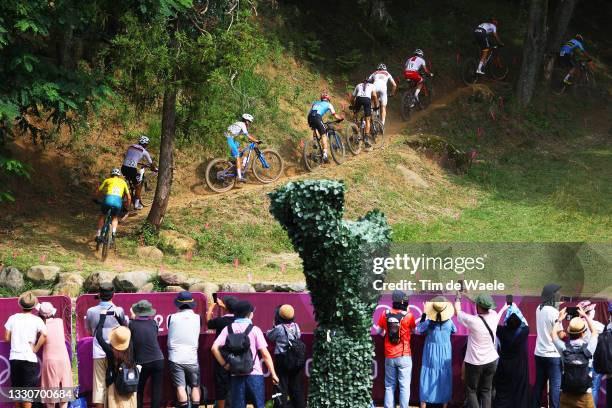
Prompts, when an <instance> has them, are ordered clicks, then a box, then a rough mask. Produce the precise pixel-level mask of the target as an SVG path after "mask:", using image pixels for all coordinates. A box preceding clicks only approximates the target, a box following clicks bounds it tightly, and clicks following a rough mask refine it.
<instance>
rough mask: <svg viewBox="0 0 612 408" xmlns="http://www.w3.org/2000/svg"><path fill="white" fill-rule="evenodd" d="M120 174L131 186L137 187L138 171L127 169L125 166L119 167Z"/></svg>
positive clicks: (133, 168) (132, 168)
mask: <svg viewBox="0 0 612 408" xmlns="http://www.w3.org/2000/svg"><path fill="white" fill-rule="evenodd" d="M121 174H123V177H125V179H126V180H127V181H128V183H130V184H131V185H133V186H137V185H138V184H139V182H138V169H137V168H136V167H129V166H126V165H123V166H121Z"/></svg>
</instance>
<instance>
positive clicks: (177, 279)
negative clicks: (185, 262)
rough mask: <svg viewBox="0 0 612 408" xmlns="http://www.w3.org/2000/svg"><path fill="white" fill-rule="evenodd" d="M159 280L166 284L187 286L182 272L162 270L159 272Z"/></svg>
mask: <svg viewBox="0 0 612 408" xmlns="http://www.w3.org/2000/svg"><path fill="white" fill-rule="evenodd" d="M159 280H160V281H161V283H163V284H164V285H166V286H187V287H189V285H188V284H187V277H186V276H185V275H183V274H182V273H178V272H170V271H164V272H161V273H160V274H159Z"/></svg>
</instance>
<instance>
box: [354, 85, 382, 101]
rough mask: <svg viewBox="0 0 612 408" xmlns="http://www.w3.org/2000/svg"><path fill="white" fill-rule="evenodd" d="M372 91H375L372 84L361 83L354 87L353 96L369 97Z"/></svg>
mask: <svg viewBox="0 0 612 408" xmlns="http://www.w3.org/2000/svg"><path fill="white" fill-rule="evenodd" d="M372 92H376V88H375V87H374V84H370V83H361V84H359V85H357V86H356V87H355V90H354V91H353V96H356V97H362V98H371V97H372Z"/></svg>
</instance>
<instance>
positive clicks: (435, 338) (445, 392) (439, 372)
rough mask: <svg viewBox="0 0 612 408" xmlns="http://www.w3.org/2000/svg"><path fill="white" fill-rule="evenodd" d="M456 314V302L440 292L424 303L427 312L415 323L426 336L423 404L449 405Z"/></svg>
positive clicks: (424, 405) (423, 362) (451, 393)
mask: <svg viewBox="0 0 612 408" xmlns="http://www.w3.org/2000/svg"><path fill="white" fill-rule="evenodd" d="M453 314H454V309H453V305H452V304H451V303H450V302H449V301H448V300H447V299H446V298H445V297H444V296H437V297H435V298H433V299H432V300H431V301H430V302H426V303H425V313H423V315H422V316H421V321H420V323H419V324H418V325H417V327H416V331H417V333H419V334H424V335H425V336H427V337H426V338H425V346H424V347H423V360H422V366H421V381H420V387H419V391H420V398H421V408H425V407H426V406H427V404H442V406H443V407H444V408H446V407H447V406H448V402H449V401H450V400H451V398H452V395H453V364H452V347H451V335H452V334H453V333H455V332H456V331H457V327H455V324H454V323H453V321H452V320H451V318H452V317H453Z"/></svg>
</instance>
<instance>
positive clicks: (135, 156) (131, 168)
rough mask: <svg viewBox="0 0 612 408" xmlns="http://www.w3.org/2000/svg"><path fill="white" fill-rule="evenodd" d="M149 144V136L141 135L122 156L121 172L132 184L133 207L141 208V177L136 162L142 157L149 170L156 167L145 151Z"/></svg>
mask: <svg viewBox="0 0 612 408" xmlns="http://www.w3.org/2000/svg"><path fill="white" fill-rule="evenodd" d="M148 145H149V138H148V137H147V136H145V135H141V136H140V139H138V143H137V144H133V145H131V146H130V147H128V149H127V151H126V152H125V156H124V157H123V165H122V166H121V173H122V174H123V176H124V177H125V179H126V180H127V181H128V182H129V183H130V184H131V185H132V186H134V195H135V197H134V208H135V209H137V210H142V209H143V206H142V204H141V202H140V194H141V192H142V177H141V176H140V174H139V172H138V163H140V161H141V160H142V158H143V157H144V158H145V159H146V160H147V164H148V165H149V166H150V167H151V170H153V171H157V167H155V164H153V159H151V155H150V154H149V152H148V151H147V146H148Z"/></svg>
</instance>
